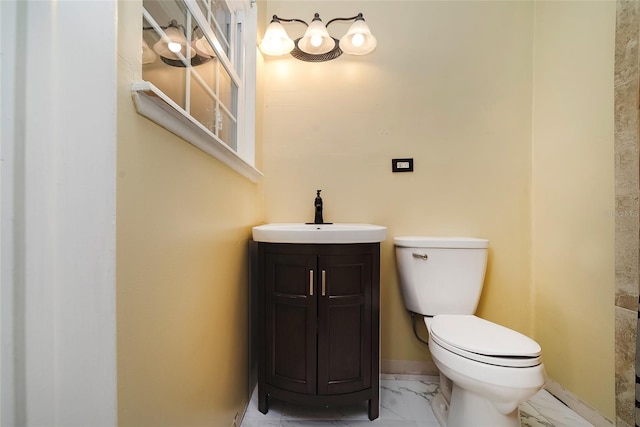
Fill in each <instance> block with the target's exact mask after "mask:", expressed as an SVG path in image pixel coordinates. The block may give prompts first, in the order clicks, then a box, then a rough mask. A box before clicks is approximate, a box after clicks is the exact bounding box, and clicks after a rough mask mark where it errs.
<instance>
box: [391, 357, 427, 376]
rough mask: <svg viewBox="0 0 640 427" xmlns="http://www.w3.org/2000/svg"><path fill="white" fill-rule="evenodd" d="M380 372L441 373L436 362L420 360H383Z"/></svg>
mask: <svg viewBox="0 0 640 427" xmlns="http://www.w3.org/2000/svg"><path fill="white" fill-rule="evenodd" d="M380 372H381V373H383V374H412V375H435V376H438V375H439V374H440V373H439V371H438V368H437V367H436V365H435V363H433V362H431V361H429V362H425V361H419V360H382V361H381V362H380Z"/></svg>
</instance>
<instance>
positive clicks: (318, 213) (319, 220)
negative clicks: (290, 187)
mask: <svg viewBox="0 0 640 427" xmlns="http://www.w3.org/2000/svg"><path fill="white" fill-rule="evenodd" d="M316 191H317V194H316V200H315V202H314V204H315V206H316V217H315V219H314V220H313V223H314V224H324V220H323V219H322V197H320V192H321V191H322V190H316Z"/></svg>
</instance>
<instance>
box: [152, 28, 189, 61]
mask: <svg viewBox="0 0 640 427" xmlns="http://www.w3.org/2000/svg"><path fill="white" fill-rule="evenodd" d="M164 33H165V34H166V35H167V37H168V39H169V40H166V39H160V40H159V41H158V42H157V43H156V44H154V45H153V50H155V51H156V53H157V54H158V55H160V56H162V57H163V58H167V59H178V60H179V59H180V57H179V56H178V52H180V53H182V56H184V57H185V58H186V57H187V39H186V38H185V37H184V34H183V33H182V30H181V29H180V28H177V27H168V28H167V29H165V30H164ZM195 55H196V51H195V50H194V49H191V56H190V57H191V58H193V57H194V56H195Z"/></svg>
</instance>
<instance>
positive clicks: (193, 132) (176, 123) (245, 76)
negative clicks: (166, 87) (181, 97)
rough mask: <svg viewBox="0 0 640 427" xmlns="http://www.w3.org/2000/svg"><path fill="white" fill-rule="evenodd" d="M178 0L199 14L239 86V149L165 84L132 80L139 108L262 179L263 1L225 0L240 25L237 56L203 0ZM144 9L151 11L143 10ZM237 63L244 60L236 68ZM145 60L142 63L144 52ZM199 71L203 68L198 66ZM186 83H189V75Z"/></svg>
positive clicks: (234, 38) (234, 36) (234, 37)
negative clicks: (258, 101) (258, 159)
mask: <svg viewBox="0 0 640 427" xmlns="http://www.w3.org/2000/svg"><path fill="white" fill-rule="evenodd" d="M174 1H176V2H181V3H182V4H183V5H184V6H185V9H186V10H187V11H188V13H189V14H190V16H191V18H190V19H194V20H195V22H196V23H197V24H198V26H200V29H201V30H202V33H203V34H204V35H205V37H206V38H207V39H208V40H209V43H210V44H211V46H212V47H213V49H214V50H215V51H216V55H217V57H218V60H219V61H220V64H221V66H223V67H224V68H225V70H226V71H227V73H228V74H229V76H230V78H231V79H232V82H233V83H234V84H236V85H237V87H238V97H237V111H236V114H237V126H236V135H237V136H236V148H235V149H234V148H232V147H230V146H229V145H227V144H226V143H225V142H223V141H222V140H221V139H219V138H218V137H217V136H216V135H215V134H213V133H212V132H211V131H210V130H209V129H207V128H206V127H205V126H204V125H202V124H201V123H200V122H199V121H198V120H196V119H195V118H194V117H193V116H192V115H191V114H190V113H189V112H188V108H189V106H188V105H185V107H186V108H187V109H185V108H182V107H181V106H180V105H178V104H177V103H176V102H175V101H174V100H172V99H171V98H170V97H169V96H168V95H166V94H165V93H164V92H162V90H160V89H159V88H157V87H156V86H154V85H153V83H152V82H149V81H144V80H141V81H137V82H134V83H133V84H132V86H131V94H132V98H133V101H134V104H135V106H136V109H137V111H138V113H139V114H141V115H143V116H145V117H147V118H149V119H150V120H152V121H154V122H155V123H157V124H159V125H160V126H162V127H164V128H165V129H167V130H169V131H170V132H172V133H174V134H175V135H177V136H179V137H181V138H183V139H184V140H186V141H187V142H189V143H190V144H192V145H194V146H196V147H198V148H199V149H201V150H202V151H204V152H205V153H207V154H209V155H211V156H212V157H214V158H216V159H218V160H219V161H221V162H223V163H224V164H226V165H227V166H229V167H230V168H232V169H233V170H235V171H236V172H238V173H240V174H242V175H243V176H245V177H246V178H248V179H250V180H251V181H253V182H258V181H259V179H260V177H262V172H260V171H259V170H258V169H257V168H256V167H255V92H256V83H255V80H256V55H255V49H256V46H255V40H256V31H257V10H256V9H257V7H255V5H254V4H252V3H249V2H248V1H233V2H230V1H227V0H224V1H225V3H226V5H227V7H228V9H229V11H230V12H231V13H232V14H234V15H235V16H234V17H233V19H232V23H233V24H234V26H233V28H232V30H231V32H230V37H229V40H228V42H229V43H230V45H231V47H230V49H229V53H230V56H231V58H229V57H228V56H227V55H226V53H225V51H224V50H223V49H222V47H221V45H220V44H219V43H220V42H218V40H217V38H216V36H215V32H214V31H213V29H212V28H211V27H210V25H209V21H208V20H207V17H206V16H205V15H204V14H203V12H202V10H201V9H200V6H199V5H198V2H197V0H174ZM143 11H145V9H143ZM145 12H146V11H145ZM147 14H148V13H147ZM144 15H145V13H144V12H143V16H144ZM239 22H240V23H241V27H240V28H241V36H242V40H241V41H239V40H238V25H237V24H238V23H239ZM240 47H241V48H240ZM239 52H240V53H241V54H243V56H242V57H238V58H237V57H236V55H238V53H239ZM234 64H238V65H239V66H238V67H237V68H236V67H235V66H234ZM140 66H141V67H142V59H141V58H140ZM191 68H192V67H190V66H189V67H186V72H187V74H190V73H191V72H192V69H191ZM238 68H239V70H238ZM193 71H196V73H197V70H196V69H195V68H194V69H193ZM238 71H239V72H238ZM180 84H182V82H180ZM185 84H186V86H187V89H188V85H189V79H187V82H186V83H185Z"/></svg>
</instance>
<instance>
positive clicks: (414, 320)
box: [409, 311, 429, 346]
mask: <svg viewBox="0 0 640 427" xmlns="http://www.w3.org/2000/svg"><path fill="white" fill-rule="evenodd" d="M409 314H411V324H412V325H413V334H414V335H415V336H416V338H418V341H420V342H421V343H423V344H424V345H426V346H429V342H427V341H425V340H423V339H422V338H420V335H418V330H417V329H416V316H417V314H416V313H414V312H413V311H409Z"/></svg>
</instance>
